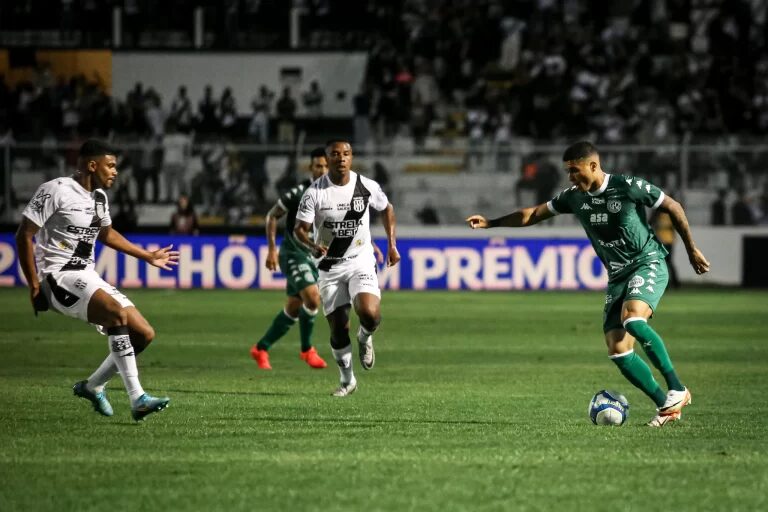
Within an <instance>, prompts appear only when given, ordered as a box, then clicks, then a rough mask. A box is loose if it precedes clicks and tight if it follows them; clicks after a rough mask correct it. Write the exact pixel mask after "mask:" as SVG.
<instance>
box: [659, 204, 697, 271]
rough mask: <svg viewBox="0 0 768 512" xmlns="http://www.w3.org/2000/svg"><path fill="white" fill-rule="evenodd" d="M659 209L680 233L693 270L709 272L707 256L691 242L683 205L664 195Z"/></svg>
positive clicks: (691, 238) (691, 236)
mask: <svg viewBox="0 0 768 512" xmlns="http://www.w3.org/2000/svg"><path fill="white" fill-rule="evenodd" d="M659 210H661V211H663V212H666V213H668V214H669V218H670V219H672V225H673V226H675V231H677V234H678V235H680V239H681V240H682V241H683V245H685V252H687V253H688V261H690V262H691V266H692V267H693V270H695V271H696V273H697V274H705V273H707V272H709V261H707V258H705V257H704V255H703V254H702V253H701V251H700V250H699V249H698V247H696V244H695V243H694V242H693V235H692V234H691V227H690V226H689V225H688V218H687V217H686V216H685V211H684V210H683V206H682V205H681V204H680V203H678V202H677V201H675V200H674V199H672V198H671V197H669V196H666V197H664V200H663V201H662V202H661V204H660V205H659Z"/></svg>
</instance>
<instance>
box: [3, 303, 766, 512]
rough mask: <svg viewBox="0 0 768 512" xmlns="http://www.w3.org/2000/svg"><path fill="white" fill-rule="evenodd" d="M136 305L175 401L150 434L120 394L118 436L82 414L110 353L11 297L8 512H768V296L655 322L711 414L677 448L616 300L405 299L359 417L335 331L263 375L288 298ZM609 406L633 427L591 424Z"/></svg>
mask: <svg viewBox="0 0 768 512" xmlns="http://www.w3.org/2000/svg"><path fill="white" fill-rule="evenodd" d="M127 293H128V295H129V296H130V297H131V298H132V299H133V300H134V302H135V303H136V304H137V305H138V306H139V307H140V309H141V310H142V311H143V313H144V315H145V316H146V317H147V318H148V319H149V321H150V322H151V323H152V324H153V326H154V327H155V328H156V330H157V333H158V335H157V339H156V340H155V342H154V344H153V346H152V347H150V349H148V351H147V352H145V353H144V354H142V355H141V356H140V359H139V367H140V371H141V377H142V383H143V384H144V387H145V388H146V389H147V390H148V391H150V392H152V393H156V394H167V395H168V396H170V397H171V405H170V407H169V408H168V409H167V410H165V411H163V412H161V413H159V414H155V415H152V416H150V417H149V418H148V420H147V421H146V422H144V423H141V424H136V423H134V422H132V421H131V419H130V414H129V407H128V402H127V398H126V396H125V393H124V391H123V388H122V383H121V382H120V381H119V378H118V379H115V380H114V381H113V382H112V384H111V387H110V388H108V390H109V397H110V400H111V401H112V404H113V406H114V408H115V416H113V417H112V418H103V417H101V416H98V415H97V414H96V413H94V412H93V410H92V409H91V407H90V404H89V403H87V402H86V401H84V400H81V399H78V398H75V397H74V396H72V390H71V387H72V384H73V383H74V382H75V381H77V380H80V379H83V378H86V377H87V376H88V375H89V374H90V372H91V371H92V370H93V369H94V368H95V367H96V366H97V365H98V364H99V362H100V361H101V360H102V358H103V357H104V356H105V355H106V352H107V342H106V339H105V338H104V337H102V336H100V335H98V334H97V333H96V332H95V331H94V330H93V329H92V328H90V327H89V326H87V325H85V324H84V323H82V322H78V321H75V320H72V319H69V318H65V317H63V316H61V315H57V314H53V313H46V314H44V315H42V316H41V317H39V318H37V319H35V318H34V317H33V316H32V314H31V307H30V305H29V303H28V299H27V292H26V290H22V289H15V290H9V289H4V290H0V308H1V309H0V310H1V311H2V315H1V317H2V320H1V321H0V324H2V325H1V327H0V389H2V402H3V413H2V414H1V415H0V510H2V511H4V512H9V511H17V510H24V511H46V510H51V511H54V510H55V511H69V510H71V511H78V512H80V511H89V510H110V511H116V510H146V511H150V510H161V511H164V512H166V511H171V510H227V511H229V510H249V511H251V510H255V511H262V510H281V511H283V510H284V511H293V510H317V511H335V510H349V511H361V510H364V511H366V512H370V511H375V510H396V511H408V510H418V511H425V510H429V511H431V510H439V511H467V510H472V511H476V510H479V511H484V510H489V511H491V510H512V511H518V510H542V511H559V510H587V511H590V512H591V511H598V510H609V511H616V510H638V511H640V510H642V511H647V510H675V511H680V510H692V511H693V510H696V511H701V510H728V511H735V510H744V511H756V510H768V449H766V447H768V442H766V441H768V439H767V437H768V436H766V434H767V433H768V421H767V420H766V416H765V415H766V412H767V411H766V396H768V345H767V343H768V336H766V324H767V323H768V293H766V292H746V291H738V290H701V291H684V292H677V291H672V292H669V293H668V294H667V295H666V296H665V298H664V299H663V301H662V303H661V306H660V310H659V312H658V315H657V318H655V319H654V320H653V323H652V324H653V325H654V326H655V327H656V328H657V330H658V331H659V332H660V333H661V335H662V336H663V337H664V339H665V340H666V342H667V345H668V348H669V351H670V354H671V355H672V358H673V361H674V362H675V363H676V367H677V369H678V371H679V373H680V375H681V377H682V379H683V381H684V382H685V383H686V384H687V385H688V386H689V387H690V389H691V390H692V392H693V404H692V405H691V406H690V407H688V408H686V410H685V413H684V417H683V421H682V422H679V423H678V424H675V425H673V426H671V427H665V428H663V429H659V430H655V429H650V428H648V427H645V426H644V425H643V424H644V422H645V421H647V420H648V419H649V418H650V417H651V416H652V414H653V407H652V405H651V402H650V401H649V400H648V399H646V398H645V397H644V396H643V395H642V394H641V393H640V392H639V391H638V390H636V389H635V388H633V387H631V386H630V385H629V383H627V382H626V381H624V380H623V378H622V377H621V376H620V374H619V372H618V371H617V369H616V368H615V367H614V365H613V364H611V362H610V361H609V360H608V358H607V357H606V353H605V348H604V342H603V340H602V334H601V313H602V305H603V295H602V294H601V293H578V292H574V293H522V292H521V293H470V292H466V293H457V292H445V293H437V292H436V293H432V292H386V291H385V292H384V302H383V307H382V309H383V314H384V321H383V324H382V327H381V329H380V331H379V332H378V333H377V334H376V336H375V342H376V351H377V354H376V355H377V358H376V367H375V368H374V370H373V371H370V372H365V371H363V370H361V369H360V367H359V364H358V362H357V359H356V352H357V351H356V350H355V359H354V361H355V368H356V374H357V377H358V382H359V389H358V391H357V393H355V394H354V395H352V396H351V397H349V398H347V399H334V398H332V397H331V396H330V392H331V391H332V389H333V387H334V386H335V384H336V382H337V379H338V372H337V370H336V368H335V367H334V365H333V364H332V360H331V356H330V348H329V345H328V341H327V340H328V328H327V325H326V323H325V321H324V320H323V319H322V318H321V319H319V321H318V328H317V330H316V345H317V346H318V349H319V351H320V353H321V354H322V355H323V357H325V358H326V360H328V361H329V362H330V363H331V366H329V368H327V369H325V370H311V369H310V368H308V367H306V366H305V365H304V363H303V362H302V361H300V360H299V358H298V346H299V344H298V328H297V327H296V328H294V330H293V331H291V332H290V333H289V335H288V336H287V337H286V338H284V339H282V340H281V341H280V342H279V343H278V344H277V345H276V346H275V347H274V348H273V350H272V352H271V354H272V365H273V367H274V370H273V371H272V372H263V371H259V370H257V368H256V366H255V364H254V362H253V361H252V360H251V359H250V357H249V355H248V350H249V347H250V346H251V344H252V343H254V342H255V341H256V339H257V337H258V336H259V335H261V333H262V332H263V331H264V329H265V328H266V327H267V325H268V323H269V322H270V320H271V319H272V317H273V316H274V314H275V313H276V312H277V311H278V310H279V309H280V308H281V305H282V301H283V295H282V294H281V293H278V292H263V291H256V292H254V291H244V292H237V291H204V290H197V291H138V290H134V291H131V290H128V291H127ZM353 328H356V322H354V321H353ZM638 350H639V349H638ZM601 388H615V389H618V390H620V391H622V392H624V393H625V394H626V396H627V397H628V399H629V401H630V404H631V409H630V419H629V421H628V423H627V424H626V425H625V426H623V427H621V428H611V427H596V426H593V425H592V424H591V423H590V422H589V420H588V418H587V411H586V409H587V404H588V402H589V399H590V397H591V396H592V393H594V392H595V391H597V390H599V389H601Z"/></svg>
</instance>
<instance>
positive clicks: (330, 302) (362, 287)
mask: <svg viewBox="0 0 768 512" xmlns="http://www.w3.org/2000/svg"><path fill="white" fill-rule="evenodd" d="M318 281H319V285H320V296H321V297H322V299H323V312H324V313H325V315H326V316H327V315H330V314H331V313H333V312H334V311H336V310H337V309H338V308H340V307H342V306H346V305H347V304H351V303H352V301H354V300H355V297H356V296H357V294H358V293H370V294H373V295H375V296H377V297H379V298H381V290H379V277H378V276H377V275H376V263H375V262H372V261H371V260H370V259H369V258H365V257H361V258H355V259H351V260H348V261H342V262H339V263H337V264H336V265H334V266H332V267H331V269H330V270H328V271H325V270H320V279H319V280H318Z"/></svg>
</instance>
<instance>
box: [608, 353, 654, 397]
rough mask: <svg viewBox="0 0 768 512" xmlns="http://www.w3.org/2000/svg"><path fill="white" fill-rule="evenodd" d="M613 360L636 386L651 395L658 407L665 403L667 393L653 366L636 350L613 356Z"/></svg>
mask: <svg viewBox="0 0 768 512" xmlns="http://www.w3.org/2000/svg"><path fill="white" fill-rule="evenodd" d="M611 360H612V361H613V362H614V363H616V366H618V367H619V370H620V371H621V374H622V375H624V377H626V379H627V380H628V381H629V382H631V383H632V384H634V385H635V386H636V387H638V388H640V390H641V391H642V392H643V393H645V394H646V395H648V396H649V397H651V400H653V401H654V402H655V403H656V406H657V407H661V406H662V405H664V401H665V400H666V399H667V395H666V394H665V393H664V391H662V389H661V386H659V383H658V382H656V379H654V378H653V374H652V373H651V368H650V367H649V366H648V365H647V364H645V361H643V358H642V357H640V356H638V355H637V354H635V351H634V350H632V351H630V352H625V353H624V354H620V355H617V356H611Z"/></svg>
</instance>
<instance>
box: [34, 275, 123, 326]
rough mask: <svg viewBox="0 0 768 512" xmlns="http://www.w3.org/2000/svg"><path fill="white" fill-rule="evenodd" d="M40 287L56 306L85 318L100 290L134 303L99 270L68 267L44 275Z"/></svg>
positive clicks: (53, 305)
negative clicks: (64, 269) (92, 300)
mask: <svg viewBox="0 0 768 512" xmlns="http://www.w3.org/2000/svg"><path fill="white" fill-rule="evenodd" d="M40 290H42V293H44V294H45V298H46V299H48V304H50V306H51V308H52V309H55V310H56V311H58V312H59V313H61V314H63V315H66V316H71V317H72V318H79V319H80V320H83V321H85V322H87V321H88V303H89V302H90V301H91V297H92V296H93V294H94V293H96V290H104V291H105V292H107V294H109V295H111V296H112V298H114V299H115V300H116V301H117V302H119V303H120V305H121V306H122V307H124V308H127V307H129V306H133V302H131V301H130V299H128V297H126V296H125V295H123V294H122V292H120V290H118V289H117V288H115V287H114V286H112V285H111V284H109V283H108V282H106V281H105V280H103V279H102V278H101V276H99V274H97V273H96V271H95V270H66V271H64V272H53V273H51V274H46V275H43V276H41V278H40Z"/></svg>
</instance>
